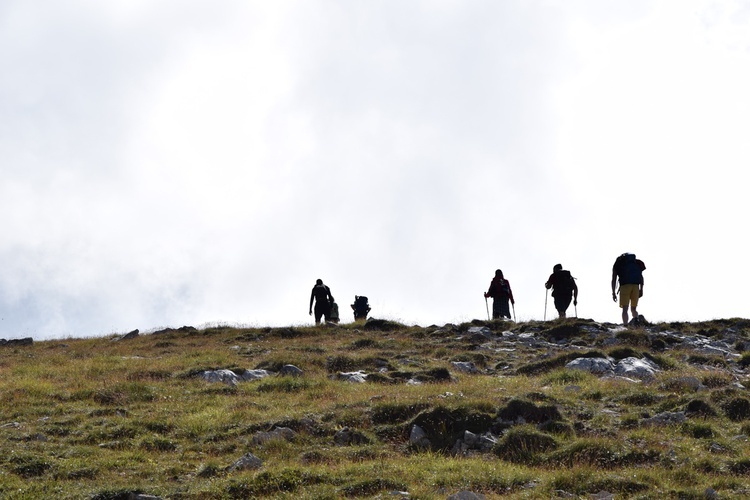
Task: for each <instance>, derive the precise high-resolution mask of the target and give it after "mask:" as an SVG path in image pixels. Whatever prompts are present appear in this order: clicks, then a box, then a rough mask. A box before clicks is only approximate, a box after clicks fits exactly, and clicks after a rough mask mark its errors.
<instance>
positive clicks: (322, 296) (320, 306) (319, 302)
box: [309, 279, 334, 325]
mask: <svg viewBox="0 0 750 500" xmlns="http://www.w3.org/2000/svg"><path fill="white" fill-rule="evenodd" d="M313 301H315V324H316V325H318V324H320V318H321V317H325V320H326V321H328V318H329V317H330V315H331V304H333V303H334V299H333V295H331V289H330V288H328V287H327V286H326V285H324V284H323V280H321V279H319V280H317V281H316V282H315V286H314V287H313V289H312V293H311V294H310V312H309V314H310V315H312V313H313Z"/></svg>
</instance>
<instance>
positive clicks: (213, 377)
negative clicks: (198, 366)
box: [201, 370, 239, 385]
mask: <svg viewBox="0 0 750 500" xmlns="http://www.w3.org/2000/svg"><path fill="white" fill-rule="evenodd" d="M201 377H203V380H205V381H206V382H210V383H214V382H224V383H225V384H227V385H237V381H238V380H239V377H238V376H237V374H236V373H234V372H233V371H232V370H206V371H205V372H203V373H202V374H201Z"/></svg>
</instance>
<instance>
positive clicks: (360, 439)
mask: <svg viewBox="0 0 750 500" xmlns="http://www.w3.org/2000/svg"><path fill="white" fill-rule="evenodd" d="M333 442H334V443H335V444H336V446H356V445H360V444H368V443H369V442H370V440H369V439H368V438H367V436H365V435H364V434H362V433H361V432H358V431H356V430H352V429H350V428H349V427H344V428H343V429H341V430H340V431H338V432H337V433H336V434H335V435H334V436H333Z"/></svg>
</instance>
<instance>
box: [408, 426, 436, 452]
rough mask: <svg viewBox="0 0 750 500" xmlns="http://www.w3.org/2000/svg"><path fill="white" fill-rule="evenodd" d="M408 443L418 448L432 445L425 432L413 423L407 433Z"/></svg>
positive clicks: (421, 448) (423, 448) (426, 447)
mask: <svg viewBox="0 0 750 500" xmlns="http://www.w3.org/2000/svg"><path fill="white" fill-rule="evenodd" d="M409 444H410V445H412V446H413V447H414V448H417V449H420V450H426V449H429V448H430V447H431V446H432V443H430V439H429V438H428V437H427V433H426V432H425V431H424V429H422V428H421V427H420V426H418V425H413V426H412V428H411V432H410V433H409Z"/></svg>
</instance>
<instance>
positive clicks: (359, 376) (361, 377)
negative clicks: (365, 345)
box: [337, 370, 367, 384]
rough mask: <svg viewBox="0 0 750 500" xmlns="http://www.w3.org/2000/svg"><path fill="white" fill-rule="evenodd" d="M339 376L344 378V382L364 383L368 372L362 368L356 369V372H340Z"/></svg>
mask: <svg viewBox="0 0 750 500" xmlns="http://www.w3.org/2000/svg"><path fill="white" fill-rule="evenodd" d="M337 378H338V379H339V380H343V381H344V382H353V383H355V384H364V383H365V382H366V381H367V374H366V373H365V372H363V371H362V370H359V371H356V372H345V373H342V372H339V374H338V375H337Z"/></svg>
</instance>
